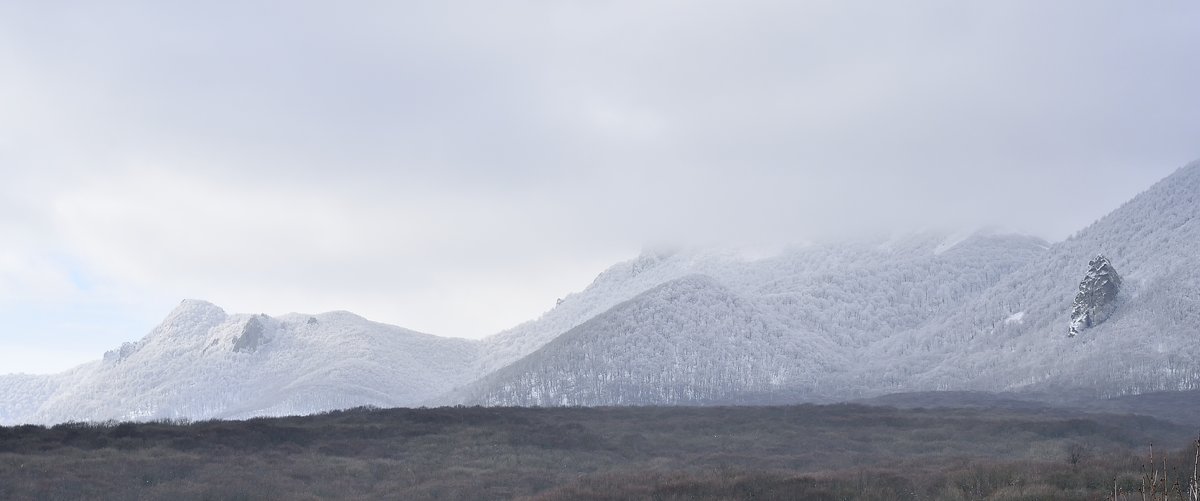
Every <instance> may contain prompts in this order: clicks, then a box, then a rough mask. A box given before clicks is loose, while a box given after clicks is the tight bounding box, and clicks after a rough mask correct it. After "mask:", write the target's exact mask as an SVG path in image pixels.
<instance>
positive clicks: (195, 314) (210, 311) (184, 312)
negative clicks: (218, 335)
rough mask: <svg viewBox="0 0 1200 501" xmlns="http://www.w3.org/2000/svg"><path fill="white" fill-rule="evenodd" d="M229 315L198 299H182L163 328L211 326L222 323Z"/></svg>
mask: <svg viewBox="0 0 1200 501" xmlns="http://www.w3.org/2000/svg"><path fill="white" fill-rule="evenodd" d="M228 316H229V314H227V313H225V310H223V309H221V307H219V306H217V305H215V304H212V303H210V302H208V301H203V300H200V299H184V300H183V301H180V302H179V306H176V307H175V309H174V310H171V313H169V314H167V318H166V319H164V320H163V323H162V325H163V326H173V325H174V326H190V325H211V324H215V323H219V322H221V321H224V320H225V318H226V317H228Z"/></svg>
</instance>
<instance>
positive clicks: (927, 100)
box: [0, 1, 1200, 374]
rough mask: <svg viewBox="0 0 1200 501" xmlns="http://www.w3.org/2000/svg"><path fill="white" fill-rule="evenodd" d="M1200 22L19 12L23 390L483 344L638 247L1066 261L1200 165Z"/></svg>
mask: <svg viewBox="0 0 1200 501" xmlns="http://www.w3.org/2000/svg"><path fill="white" fill-rule="evenodd" d="M1197 22H1200V5H1196V4H1192V3H1188V2H1168V3H1163V4H1155V5H1152V6H1148V5H1131V4H1124V3H1118V2H1103V3H1099V4H1097V3H1094V2H1082V1H1078V2H1062V3H1056V4H1054V5H1044V4H1041V3H1038V2H1012V3H1005V4H1002V5H962V4H959V3H955V2H920V3H917V4H905V5H885V6H879V5H872V4H868V3H859V2H837V3H833V2H808V3H803V4H797V3H793V2H775V1H766V2H752V3H749V4H746V3H737V4H732V3H730V4H727V3H720V2H686V3H685V2H656V3H625V2H606V3H602V4H592V3H573V2H563V3H544V2H532V1H531V2H519V3H515V4H509V5H504V6H501V5H497V4H493V3H487V2H451V3H438V4H406V5H389V4H386V3H362V4H354V5H352V6H341V7H338V8H330V7H326V6H323V5H322V4H320V3H316V2H311V3H310V2H298V3H294V4H289V5H288V8H286V9H280V8H278V7H275V6H273V5H272V4H271V3H265V2H264V3H256V2H249V3H239V4H237V5H234V4H221V3H217V4H204V5H192V6H186V7H174V6H164V5H159V4H157V3H153V2H121V3H118V4H110V5H104V6H99V5H97V6H73V7H70V8H62V7H56V6H50V5H42V4H26V5H16V4H11V5H4V6H0V74H3V75H5V78H3V79H0V109H4V110H5V113H3V114H0V232H3V234H4V235H5V236H6V238H5V239H4V245H2V246H0V312H3V313H2V315H3V318H4V319H5V320H7V322H6V326H5V328H4V330H3V331H0V346H3V347H4V349H3V350H0V374H4V373H10V372H31V373H47V372H57V371H60V370H64V369H66V368H69V367H71V366H74V365H77V364H78V363H81V362H85V361H88V360H95V359H98V358H99V357H100V355H101V354H102V353H103V351H104V350H106V349H111V348H113V347H115V346H117V345H119V344H120V343H121V342H123V341H132V340H136V339H138V338H140V337H142V336H143V335H145V334H146V333H147V332H148V330H149V329H150V328H152V327H153V326H154V325H156V324H157V323H158V322H159V321H160V320H161V318H162V317H163V316H164V315H166V313H167V312H169V311H170V310H171V309H172V308H174V307H175V305H176V304H178V302H179V301H180V300H181V299H184V298H195V299H203V300H206V301H210V302H212V303H214V304H217V305H218V306H221V307H222V308H225V309H226V310H227V311H230V312H239V313H240V312H245V313H258V312H266V313H269V314H281V313H286V312H291V311H300V312H309V313H319V312H324V311H330V310H348V311H353V312H354V313H356V314H359V315H362V316H364V317H366V318H369V319H371V320H375V321H380V322H386V323H390V324H395V325H399V326H402V327H405V328H408V329H413V330H417V331H422V332H428V333H431V334H436V335H441V336H454V337H469V338H479V337H482V336H486V335H489V334H494V333H496V332H498V331H501V330H503V329H505V328H508V327H512V326H514V325H516V324H518V323H520V322H522V321H525V320H529V319H532V318H534V317H536V316H537V315H539V314H541V313H542V312H544V311H546V310H548V309H549V308H551V307H552V306H553V305H554V301H555V299H556V298H559V297H562V296H564V295H566V294H568V293H570V292H574V291H578V290H581V289H582V288H583V287H585V286H586V285H587V284H588V283H589V282H590V281H591V280H592V279H593V278H594V277H595V276H596V274H598V273H599V272H601V271H602V270H604V269H605V268H607V267H608V266H610V265H612V264H614V263H615V262H617V261H620V260H624V259H629V258H631V257H634V256H635V255H636V254H637V253H638V251H639V250H640V249H641V248H642V247H643V246H645V245H656V244H661V243H666V242H676V243H680V244H685V245H686V244H709V243H723V244H728V245H778V244H783V243H788V242H794V241H799V240H806V239H829V238H836V237H838V236H845V235H859V234H870V233H879V232H886V231H906V230H913V229H920V228H947V229H953V228H977V227H983V226H999V227H1001V228H1003V229H1005V230H1006V231H1011V232H1020V233H1027V234H1032V235H1035V236H1039V237H1042V238H1045V239H1047V240H1051V241H1057V240H1061V239H1063V238H1065V237H1067V236H1068V235H1070V234H1071V233H1073V232H1075V231H1078V230H1080V229H1083V228H1084V227H1086V226H1087V225H1088V224H1090V223H1091V222H1093V221H1095V220H1096V219H1098V218H1100V217H1102V216H1103V215H1104V214H1106V213H1107V212H1109V211H1111V210H1113V209H1115V208H1117V207H1118V206H1119V205H1120V204H1121V203H1123V202H1125V201H1127V200H1128V199H1130V198H1132V197H1133V196H1135V195H1136V194H1138V193H1139V192H1141V191H1143V190H1144V189H1146V188H1148V187H1149V186H1150V185H1151V184H1153V183H1154V182H1156V181H1158V180H1159V179H1161V178H1163V177H1165V176H1167V175H1169V174H1170V173H1171V172H1173V171H1174V170H1176V169H1178V168H1179V167H1182V166H1183V165H1185V164H1187V163H1188V162H1190V161H1193V160H1195V159H1197V158H1200V147H1198V145H1197V144H1196V142H1195V141H1196V138H1197V137H1200V116H1197V115H1196V114H1195V110H1197V109H1200V94H1198V93H1196V92H1195V91H1194V89H1196V88H1200V66H1197V65H1196V64H1194V63H1195V62H1196V61H1200V46H1198V45H1197V44H1195V43H1193V38H1194V28H1195V26H1197Z"/></svg>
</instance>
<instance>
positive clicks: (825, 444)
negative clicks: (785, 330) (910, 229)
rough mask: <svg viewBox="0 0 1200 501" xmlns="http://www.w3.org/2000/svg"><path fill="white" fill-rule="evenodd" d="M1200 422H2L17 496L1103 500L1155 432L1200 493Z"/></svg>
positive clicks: (377, 414)
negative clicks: (1195, 478)
mask: <svg viewBox="0 0 1200 501" xmlns="http://www.w3.org/2000/svg"><path fill="white" fill-rule="evenodd" d="M1193 433H1194V430H1190V429H1184V427H1181V426H1180V425H1177V424H1173V423H1170V422H1166V421H1160V420H1156V419H1153V418H1149V417H1139V416H1122V415H1108V414H1080V413H1072V412H1067V411H1055V410H1050V409H1032V410H1021V409H907V410H900V409H895V408H890V407H868V406H861V405H826V406H818V405H800V406H787V407H708V408H695V407H641V408H638V407H622V408H541V409H539V408H481V407H457V408H437V409H354V410H349V411H338V412H331V413H326V414H321V415H316V416H305V417H286V418H259V419H250V420H246V421H204V422H151V423H104V424H95V423H67V424H61V425H56V426H51V427H42V426H15V427H0V499H167V498H170V499H180V500H183V499H328V498H339V499H378V498H404V499H507V498H523V497H532V498H537V499H705V498H707V499H749V498H753V499H847V498H850V499H855V498H857V499H989V498H990V499H1046V498H1055V499H1099V498H1101V497H1102V496H1104V495H1107V496H1110V497H1111V492H1112V490H1113V489H1114V487H1115V488H1117V489H1120V490H1122V491H1124V492H1127V493H1134V492H1136V491H1137V488H1138V482H1140V478H1141V475H1142V470H1141V468H1142V467H1143V465H1144V464H1145V463H1146V458H1145V457H1144V456H1145V455H1146V452H1147V451H1146V449H1147V447H1148V446H1149V444H1150V443H1152V442H1153V443H1157V444H1160V445H1159V450H1160V453H1159V461H1161V460H1162V459H1163V458H1164V457H1165V458H1166V460H1167V464H1168V466H1169V467H1168V468H1167V469H1166V471H1167V473H1168V474H1169V475H1171V476H1170V478H1171V481H1172V482H1176V481H1178V482H1179V488H1186V485H1187V483H1186V482H1187V480H1188V479H1189V478H1190V475H1191V471H1192V470H1191V461H1192V460H1193V458H1192V456H1190V455H1189V454H1190V452H1189V451H1193V450H1194V449H1188V448H1187V447H1188V446H1189V445H1190V443H1191V442H1190V441H1191V440H1194V438H1192V434H1193ZM1105 493H1107V494H1105ZM1130 499H1133V498H1132V497H1130ZM1139 499H1140V498H1139Z"/></svg>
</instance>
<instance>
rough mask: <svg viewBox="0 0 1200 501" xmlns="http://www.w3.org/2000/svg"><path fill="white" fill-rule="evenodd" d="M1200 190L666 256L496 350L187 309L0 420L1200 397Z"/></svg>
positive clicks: (13, 383) (638, 266) (1198, 173)
mask: <svg viewBox="0 0 1200 501" xmlns="http://www.w3.org/2000/svg"><path fill="white" fill-rule="evenodd" d="M1197 197H1200V163H1196V164H1192V165H1189V166H1187V167H1184V168H1182V169H1180V170H1179V171H1177V172H1176V173H1175V174H1173V175H1171V176H1169V177H1168V178H1167V179H1164V180H1163V181H1161V182H1160V183H1158V184H1156V185H1155V186H1154V187H1152V188H1151V189H1150V190H1148V191H1146V192H1145V193H1143V194H1141V195H1139V196H1137V197H1136V198H1134V199H1133V200H1131V201H1130V202H1128V203H1126V204H1124V205H1123V206H1122V207H1120V208H1118V209H1117V210H1116V211H1114V212H1112V213H1111V214H1109V215H1107V216H1105V217H1104V218H1102V219H1100V220H1099V221H1097V222H1096V223H1095V224H1093V225H1091V226H1089V227H1088V228H1086V229H1084V230H1082V231H1080V232H1079V233H1078V234H1076V235H1074V236H1072V237H1071V238H1069V239H1067V240H1065V241H1063V242H1059V243H1055V244H1053V245H1050V244H1047V243H1046V242H1043V241H1041V240H1039V239H1036V238H1032V237H1026V236H1020V235H1009V234H1001V233H996V232H987V231H983V232H973V233H960V234H951V233H943V232H923V233H915V234H904V235H897V236H891V237H880V238H865V239H858V240H849V241H842V242H834V243H811V244H806V245H799V246H793V247H790V248H783V249H778V250H776V251H774V252H771V253H763V252H754V253H748V252H741V251H737V250H729V249H674V250H653V251H647V252H645V253H643V254H642V255H641V256H639V257H638V258H636V259H634V260H631V261H627V262H624V263H619V264H617V265H615V266H613V267H612V268H610V269H609V270H607V271H605V272H603V273H601V274H600V275H599V276H598V277H597V278H596V280H595V281H594V282H593V283H592V284H591V285H589V286H588V287H587V288H585V289H584V290H582V291H580V292H578V293H575V294H571V295H568V296H566V297H565V298H563V300H562V301H560V303H559V304H558V305H557V306H556V307H555V308H553V309H552V310H550V311H548V312H546V313H545V314H543V315H542V316H541V317H539V318H538V319H535V320H531V321H529V322H526V323H524V324H521V325H519V326H516V327H514V328H512V329H509V330H507V331H504V332H501V333H499V334H496V335H493V336H491V337H487V338H484V339H482V340H478V341H473V340H463V339H451V338H441V337H436V336H431V335H427V334H420V333H416V332H412V331H408V330H405V329H401V328H398V327H392V326H387V325H383V324H377V323H373V322H369V321H367V320H365V319H362V318H360V317H357V316H354V315H352V314H349V313H345V312H335V313H326V314H321V315H300V314H291V315H285V316H283V317H279V318H273V317H268V316H265V315H230V314H227V313H225V312H224V311H222V310H221V309H220V308H217V307H216V306H213V305H211V304H208V303H204V302H202V301H185V302H184V303H183V304H181V305H180V306H179V308H177V309H176V310H175V311H173V312H172V313H171V314H170V315H169V316H168V317H167V318H166V320H164V322H163V323H162V325H160V326H159V327H157V328H155V329H154V330H153V331H152V332H151V333H150V334H149V335H147V336H146V337H145V338H143V339H142V340H140V341H137V342H135V343H126V344H125V345H123V346H121V347H119V348H117V349H114V350H113V351H111V352H109V353H107V354H105V356H104V357H103V359H102V360H99V361H96V362H92V363H89V364H85V365H83V366H80V367H78V368H76V369H73V370H71V371H68V372H66V373H63V374H57V375H52V376H29V375H9V376H0V423H12V422H59V421H66V420H84V419H86V420H103V419H130V418H134V419H147V418H164V417H188V418H211V417H216V418H232V417H246V416H255V415H277V414H294V413H308V412H316V411H322V410H328V409H334V408H341V407H349V406H357V405H378V406H411V405H432V404H457V403H467V404H476V403H481V404H489V405H496V404H504V405H510V404H511V405H563V404H566V405H595V404H705V403H739V402H791V401H802V400H836V399H847V398H858V397H870V396H875V395H882V394H886V393H892V392H901V391H927V390H945V389H955V390H992V391H1015V392H1022V391H1036V392H1041V393H1045V392H1051V393H1053V392H1063V391H1069V392H1072V393H1073V394H1076V395H1079V394H1086V395H1096V396H1112V395H1121V394H1130V393H1139V392H1145V391H1151V390H1183V389H1196V388H1200V362H1197V360H1200V267H1197V266H1196V265H1195V262H1196V257H1197V251H1196V249H1200V227H1198V226H1200V223H1196V222H1195V219H1196V217H1197V216H1198V215H1200V203H1198V202H1200V200H1197ZM1097 255H1104V256H1106V258H1107V259H1106V261H1105V262H1106V263H1108V266H1109V267H1110V268H1113V269H1116V270H1120V277H1121V286H1120V288H1119V291H1118V292H1116V293H1114V294H1112V295H1106V296H1105V301H1106V303H1105V306H1104V310H1105V311H1104V313H1105V317H1106V320H1105V321H1104V322H1103V323H1094V325H1093V326H1092V327H1091V328H1089V329H1086V330H1085V331H1083V332H1082V333H1080V334H1079V335H1077V336H1074V337H1069V336H1068V335H1067V334H1068V332H1067V329H1066V326H1067V325H1068V324H1069V323H1070V322H1071V320H1072V307H1073V300H1074V299H1076V296H1077V295H1078V293H1079V290H1080V289H1079V288H1080V278H1081V277H1085V278H1086V276H1088V275H1087V274H1088V273H1089V263H1092V264H1093V265H1094V264H1095V263H1094V261H1093V260H1094V259H1095V257H1096V256H1097ZM1093 267H1094V266H1093ZM1085 281H1086V280H1085ZM1109 296H1112V297H1109Z"/></svg>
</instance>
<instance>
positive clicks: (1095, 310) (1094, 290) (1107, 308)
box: [1067, 256, 1121, 337]
mask: <svg viewBox="0 0 1200 501" xmlns="http://www.w3.org/2000/svg"><path fill="white" fill-rule="evenodd" d="M1120 292H1121V275H1119V274H1117V270H1116V269H1115V268H1113V265H1112V263H1110V262H1109V261H1108V258H1106V257H1104V256H1096V258H1095V259H1093V260H1091V262H1089V263H1088V272H1087V275H1085V276H1084V277H1083V281H1082V282H1079V292H1078V293H1076V294H1075V304H1074V306H1073V307H1072V308H1071V329H1070V332H1069V333H1068V334H1067V336H1068V337H1075V335H1076V334H1079V333H1080V332H1081V331H1083V330H1085V329H1090V328H1092V327H1095V326H1096V325H1099V324H1101V323H1103V322H1104V321H1105V320H1107V319H1108V317H1109V316H1111V315H1112V313H1113V310H1115V309H1116V301H1117V294H1119V293H1120Z"/></svg>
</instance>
